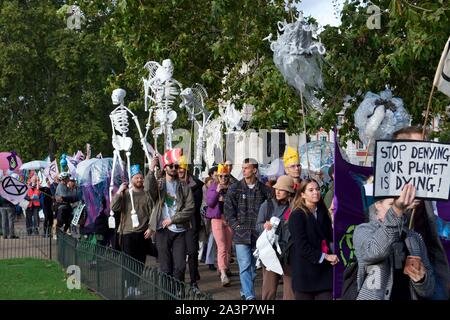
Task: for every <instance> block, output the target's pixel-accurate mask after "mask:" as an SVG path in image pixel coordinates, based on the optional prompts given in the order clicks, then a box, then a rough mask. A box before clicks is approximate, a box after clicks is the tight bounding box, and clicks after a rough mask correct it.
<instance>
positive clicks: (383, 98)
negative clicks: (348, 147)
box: [355, 89, 411, 146]
mask: <svg viewBox="0 0 450 320" xmlns="http://www.w3.org/2000/svg"><path fill="white" fill-rule="evenodd" d="M410 120H411V116H410V115H409V114H408V112H407V111H406V109H405V108H404V106H403V100H402V99H400V98H394V97H392V91H391V90H389V89H386V90H384V91H382V92H380V94H379V95H378V94H375V93H372V92H370V91H369V92H367V93H366V95H365V96H364V100H363V101H362V102H361V104H360V105H359V107H358V109H357V110H356V112H355V126H356V127H357V128H358V130H359V139H360V140H361V141H362V142H363V143H364V144H365V145H366V146H368V145H369V144H370V145H371V146H373V145H374V142H375V141H376V140H380V139H391V138H392V134H393V133H394V132H395V131H397V130H399V129H401V128H403V127H406V126H408V125H409V123H410Z"/></svg>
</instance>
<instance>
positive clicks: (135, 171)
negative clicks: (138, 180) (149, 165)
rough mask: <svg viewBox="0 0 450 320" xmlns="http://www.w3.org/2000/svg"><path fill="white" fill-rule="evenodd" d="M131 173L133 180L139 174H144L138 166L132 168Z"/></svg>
mask: <svg viewBox="0 0 450 320" xmlns="http://www.w3.org/2000/svg"><path fill="white" fill-rule="evenodd" d="M130 171H131V178H133V177H134V176H135V175H137V174H139V173H140V174H142V172H141V169H140V167H139V165H138V164H135V165H132V166H131V168H130Z"/></svg>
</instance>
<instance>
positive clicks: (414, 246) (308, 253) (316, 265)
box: [0, 127, 449, 300]
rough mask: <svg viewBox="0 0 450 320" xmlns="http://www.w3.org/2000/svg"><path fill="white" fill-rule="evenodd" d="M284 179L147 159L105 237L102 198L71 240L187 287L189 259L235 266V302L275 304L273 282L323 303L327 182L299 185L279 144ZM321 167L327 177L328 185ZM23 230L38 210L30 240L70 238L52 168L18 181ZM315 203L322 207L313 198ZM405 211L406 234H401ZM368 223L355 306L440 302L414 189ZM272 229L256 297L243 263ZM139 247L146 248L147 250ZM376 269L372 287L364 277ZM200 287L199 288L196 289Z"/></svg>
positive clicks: (329, 243)
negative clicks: (273, 258)
mask: <svg viewBox="0 0 450 320" xmlns="http://www.w3.org/2000/svg"><path fill="white" fill-rule="evenodd" d="M419 133H420V132H419V129H418V128H414V127H409V128H405V129H402V130H401V131H399V132H397V133H396V135H395V138H396V139H416V140H421V139H422V136H421V135H420V137H419V136H418V135H419ZM283 161H284V165H285V175H283V176H280V177H278V179H277V180H276V181H275V180H273V181H268V182H266V183H263V182H262V181H261V180H260V176H259V166H258V163H257V161H256V160H254V159H251V158H247V159H245V160H244V161H243V163H242V164H241V165H242V167H241V169H242V179H241V180H238V179H236V178H235V177H234V176H232V174H231V172H232V164H231V163H230V162H225V163H221V164H219V165H218V166H215V167H213V168H212V169H211V170H209V174H208V177H206V178H205V179H204V181H200V180H199V179H198V178H196V177H194V176H193V175H192V174H191V173H190V172H189V166H188V164H187V161H186V159H185V158H184V157H181V158H180V159H176V158H175V157H173V156H171V150H169V151H167V153H166V154H165V155H163V157H161V158H159V157H155V158H154V159H153V161H152V162H151V163H150V164H149V170H148V172H147V174H146V175H144V173H143V172H142V171H140V169H139V167H138V166H133V168H132V170H131V183H130V184H128V183H127V182H126V183H123V184H122V185H121V186H120V188H119V189H118V191H117V192H116V193H115V195H114V196H113V198H112V199H111V210H112V211H113V212H114V213H115V219H116V222H117V223H116V226H117V228H116V229H115V230H111V229H109V228H108V222H107V219H108V216H109V212H106V208H107V205H106V199H105V198H103V199H102V202H103V205H102V212H101V214H100V215H99V217H98V219H97V220H98V221H96V222H95V224H94V227H92V226H91V227H89V228H85V227H84V226H83V223H84V221H83V219H80V222H79V227H80V228H79V233H81V234H86V235H89V234H97V235H100V236H101V237H100V238H98V240H99V241H100V243H101V244H104V245H108V244H111V245H112V246H114V247H115V248H119V249H120V250H123V251H124V252H125V253H127V254H128V255H130V256H131V257H133V258H135V259H137V260H138V261H140V262H142V263H143V264H145V262H146V257H147V255H148V254H149V252H150V253H151V254H152V255H154V256H156V257H157V259H158V260H157V261H158V264H159V269H160V271H162V272H164V273H166V274H168V275H171V276H173V277H174V278H176V279H177V280H179V281H182V282H184V281H185V274H186V269H187V268H188V270H189V272H188V274H189V281H190V284H191V286H192V287H194V288H199V285H200V287H201V275H200V273H199V261H201V262H203V263H205V264H207V265H208V266H209V269H210V270H216V268H217V275H218V282H219V283H220V285H222V286H224V287H227V286H230V285H231V276H232V273H231V268H230V264H231V263H232V262H233V261H234V259H235V260H236V261H237V264H238V267H239V285H240V293H241V298H242V299H243V300H254V299H256V298H257V296H260V297H261V298H262V299H263V300H273V299H276V296H277V289H278V287H279V285H280V283H281V281H282V285H283V293H282V298H283V299H284V300H294V299H298V300H330V299H333V294H332V289H333V268H334V267H335V266H336V264H337V263H339V258H338V255H337V254H336V253H335V252H333V250H332V248H333V215H332V209H333V206H334V203H333V192H334V185H333V184H331V186H330V188H329V190H328V192H326V194H325V193H323V194H321V188H320V187H321V184H322V183H321V181H317V179H313V178H311V177H307V178H304V179H302V178H301V174H302V167H301V165H300V157H299V154H298V152H297V151H296V150H294V149H292V148H290V147H288V148H287V149H286V151H285V153H284V157H283ZM333 168H334V167H331V168H330V172H329V174H330V177H331V178H333V174H334V172H333ZM26 199H27V200H28V201H29V204H28V207H27V209H26V214H25V215H26V229H27V233H28V235H36V234H38V233H39V230H40V229H39V226H40V218H39V216H38V212H39V210H40V209H42V210H43V213H44V219H43V220H44V221H43V232H42V236H44V237H50V236H53V237H55V236H56V233H55V231H56V230H57V229H58V228H59V229H61V230H62V231H64V232H67V233H71V232H72V228H71V221H72V218H73V210H74V207H75V206H76V205H77V204H78V203H79V201H80V200H82V196H81V192H80V189H79V188H78V187H77V185H76V179H75V178H74V177H71V176H70V174H67V173H61V174H60V175H59V177H58V178H57V179H56V180H55V181H54V182H53V183H50V181H49V180H46V181H45V182H43V183H40V182H39V181H38V178H37V176H36V175H35V176H33V177H32V178H31V179H30V180H29V189H28V193H27V196H26ZM324 200H325V201H324ZM413 209H414V212H415V223H414V225H413V228H412V229H409V228H406V227H403V226H404V225H406V224H407V223H409V222H410V219H411V211H412V210H413ZM370 213H371V214H370V221H368V222H367V223H364V224H361V225H359V226H358V227H357V228H356V230H355V234H354V247H355V254H356V257H357V260H358V264H359V265H358V270H357V296H356V298H357V299H376V300H397V299H400V300H411V299H448V298H449V267H448V262H447V257H446V254H445V251H444V250H443V248H442V244H441V243H440V240H439V238H438V237H437V233H436V230H435V229H436V222H435V220H434V219H435V216H434V214H433V211H432V208H431V207H430V203H428V202H427V201H420V200H417V199H415V188H414V187H413V186H411V185H406V186H405V187H404V189H403V191H402V193H401V195H400V197H398V198H395V199H394V198H390V199H383V200H380V201H377V202H375V203H374V205H373V206H372V207H371V208H370ZM14 216H15V208H14V205H12V204H11V203H9V202H8V201H6V200H5V199H2V202H1V203H0V218H1V219H2V222H1V223H0V225H1V228H2V229H1V230H2V233H3V237H4V238H5V239H6V238H7V237H8V236H9V237H10V238H12V239H14V238H17V236H16V235H15V233H14ZM272 217H276V218H278V219H279V221H280V224H279V225H278V226H277V227H276V230H277V235H278V244H279V246H280V249H281V251H280V252H278V253H277V259H278V260H279V262H280V264H281V266H282V270H283V274H282V275H280V274H278V273H275V272H274V271H273V270H269V269H268V268H267V267H266V266H265V265H263V266H262V270H261V272H262V280H263V284H262V291H261V292H260V293H257V292H255V278H256V276H257V272H258V271H257V267H256V258H255V256H254V254H253V253H254V251H255V246H256V242H257V239H258V237H260V236H261V234H262V233H263V232H265V231H270V230H271V229H272V228H273V227H274V226H273V225H272V223H271V218H272ZM149 247H151V248H152V249H151V250H150V251H149ZM374 267H376V268H378V269H379V270H380V281H381V284H380V286H379V288H376V289H373V288H372V287H371V283H369V282H370V279H369V277H368V275H369V273H370V270H372V269H373V268H374ZM137 282H138V280H137V279H136V278H135V279H131V278H130V279H128V287H129V289H131V291H132V292H133V293H134V294H139V291H138V289H137V287H138V283H137ZM199 283H200V284H199Z"/></svg>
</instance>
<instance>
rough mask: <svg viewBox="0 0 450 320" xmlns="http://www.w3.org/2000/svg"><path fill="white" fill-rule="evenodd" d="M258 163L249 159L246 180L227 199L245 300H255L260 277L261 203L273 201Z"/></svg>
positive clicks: (227, 216)
mask: <svg viewBox="0 0 450 320" xmlns="http://www.w3.org/2000/svg"><path fill="white" fill-rule="evenodd" d="M257 172H258V162H257V161H256V160H255V159H251V158H246V159H244V162H243V163H242V174H243V177H244V178H243V179H242V180H241V181H238V182H236V183H234V184H233V185H231V186H230V187H229V188H228V192H227V194H226V196H225V203H224V215H225V220H226V221H227V223H228V225H229V226H230V227H231V229H232V230H233V242H234V243H235V247H236V257H237V261H238V265H239V276H240V281H241V298H242V299H244V300H255V299H256V294H255V287H254V281H255V278H256V259H255V257H254V256H253V250H254V249H255V247H256V240H257V238H258V232H257V230H256V219H257V217H258V212H259V208H260V207H261V204H262V203H263V202H264V201H266V200H267V199H270V198H272V191H271V189H270V188H269V187H267V186H266V185H264V184H263V183H262V182H261V181H259V180H258V179H257V177H256V174H257Z"/></svg>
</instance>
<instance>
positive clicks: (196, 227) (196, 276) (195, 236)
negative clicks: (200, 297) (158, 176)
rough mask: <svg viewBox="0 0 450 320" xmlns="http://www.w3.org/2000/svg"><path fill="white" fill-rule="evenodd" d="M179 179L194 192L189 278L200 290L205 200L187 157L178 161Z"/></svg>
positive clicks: (188, 249)
mask: <svg viewBox="0 0 450 320" xmlns="http://www.w3.org/2000/svg"><path fill="white" fill-rule="evenodd" d="M178 163H179V166H180V167H179V168H178V178H179V179H180V181H184V182H185V183H186V184H187V185H188V186H189V187H190V188H191V191H192V195H193V197H194V204H195V209H194V214H193V215H192V217H191V228H190V229H188V231H186V252H187V256H188V266H189V276H190V280H191V281H190V282H191V286H192V287H194V288H198V285H197V281H198V280H200V273H199V272H198V250H199V245H198V240H199V233H200V229H201V219H202V217H201V215H200V209H201V207H202V200H203V190H202V188H203V182H201V181H200V180H199V179H197V178H196V177H194V176H193V175H192V174H190V173H189V171H188V161H187V158H186V156H185V155H182V156H181V157H180V160H179V161H178Z"/></svg>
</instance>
